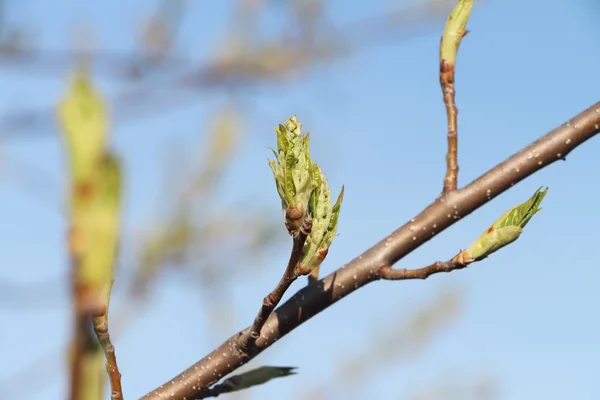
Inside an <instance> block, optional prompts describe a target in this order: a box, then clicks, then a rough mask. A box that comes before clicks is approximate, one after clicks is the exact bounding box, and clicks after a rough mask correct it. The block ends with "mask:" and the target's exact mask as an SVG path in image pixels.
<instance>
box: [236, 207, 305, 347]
mask: <svg viewBox="0 0 600 400" xmlns="http://www.w3.org/2000/svg"><path fill="white" fill-rule="evenodd" d="M311 230H312V221H311V220H310V219H305V220H304V223H303V224H302V227H301V228H300V230H299V231H298V233H296V234H295V235H294V245H293V247H292V253H291V254H290V261H289V262H288V265H287V268H286V269H285V272H284V273H283V276H282V277H281V280H280V281H279V283H278V284H277V286H275V289H273V291H272V292H271V293H269V294H268V295H266V296H265V298H264V299H263V302H262V306H261V308H260V310H258V314H257V315H256V317H255V318H254V322H253V323H252V326H250V327H249V328H248V329H246V330H245V331H244V332H243V333H242V334H241V336H240V345H239V346H240V350H241V351H243V352H244V353H246V352H248V351H250V350H251V349H252V347H254V346H249V345H250V344H253V342H254V341H256V339H258V338H259V337H260V331H261V330H262V328H263V326H264V325H265V322H267V318H269V316H270V315H271V313H272V312H273V310H274V309H275V307H277V305H278V304H279V302H280V301H281V299H282V298H283V295H284V294H285V292H286V291H287V290H288V289H289V287H290V286H291V285H292V283H294V281H295V280H296V279H298V272H297V269H296V267H297V266H298V263H299V262H300V258H301V257H302V247H304V243H305V242H306V238H307V237H308V235H310V231H311ZM251 341H252V343H251Z"/></svg>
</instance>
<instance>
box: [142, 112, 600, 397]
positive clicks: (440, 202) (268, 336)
mask: <svg viewBox="0 0 600 400" xmlns="http://www.w3.org/2000/svg"><path fill="white" fill-rule="evenodd" d="M598 133H600V102H598V103H596V104H594V105H592V106H591V107H590V108H588V109H587V110H585V111H583V112H581V113H580V114H579V115H577V116H575V117H573V118H572V119H571V120H570V121H568V122H566V123H565V124H563V125H561V126H560V127H558V128H555V129H554V130H552V131H550V132H549V133H547V134H546V135H544V136H542V137H541V138H540V139H538V140H537V141H535V142H533V143H532V144H530V145H529V146H527V147H525V148H524V149H522V150H521V151H519V152H518V153H516V154H514V155H513V156H511V157H510V158H508V159H507V160H505V161H503V162H502V163H500V164H499V165H497V166H496V167H494V168H492V169H491V170H489V171H488V172H486V173H485V174H483V175H482V176H480V177H479V178H477V179H476V180H474V181H473V182H471V183H470V184H469V185H467V186H465V187H464V188H461V189H458V190H455V191H452V192H446V193H443V194H442V195H441V196H440V197H439V198H438V199H436V200H435V201H434V202H433V203H432V204H431V205H429V206H428V207H427V208H425V209H424V210H423V211H422V212H421V213H420V214H418V215H417V216H416V217H415V218H413V219H412V220H410V221H409V222H407V223H406V224H404V225H403V226H401V227H400V228H398V229H397V230H396V231H395V232H393V233H391V234H390V235H388V236H387V237H385V238H384V239H382V240H381V241H380V242H379V243H377V244H376V245H374V246H373V247H371V248H370V249H368V250H367V251H365V252H364V253H363V254H361V255H360V256H358V257H357V258H355V259H354V260H352V261H350V262H349V263H348V264H346V265H344V266H342V267H340V268H339V269H337V270H336V271H334V272H333V273H331V274H329V275H328V276H326V277H324V278H323V279H321V280H320V281H319V282H317V284H316V285H310V286H307V287H305V288H303V289H301V290H300V291H298V292H297V293H296V294H295V295H294V296H292V297H291V298H290V299H289V300H288V301H286V302H285V303H284V304H283V305H281V306H280V307H279V308H278V309H277V310H275V312H273V314H271V316H270V317H269V318H268V320H267V322H266V323H265V325H264V327H263V329H262V330H261V335H260V337H259V338H258V340H257V341H256V342H255V346H256V349H255V354H253V356H255V355H257V354H259V353H261V352H262V351H264V350H265V349H267V348H268V347H270V346H271V345H272V344H273V343H275V342H276V341H278V340H279V339H281V338H282V337H284V336H285V335H287V334H288V333H289V332H291V331H292V330H294V329H296V328H297V327H299V326H300V325H301V324H302V323H304V322H305V321H307V320H309V319H310V318H312V317H313V316H315V315H316V314H318V313H319V312H321V311H323V310H324V309H326V308H327V307H329V306H331V305H332V304H334V303H336V302H337V301H338V300H340V299H342V298H344V297H346V296H347V295H349V294H350V293H352V292H354V291H356V290H357V289H359V288H360V287H362V286H364V285H366V284H368V283H370V282H373V281H376V280H380V279H383V276H382V274H381V269H382V268H384V269H385V267H386V266H388V265H389V266H392V265H393V264H395V263H396V262H398V261H399V260H400V259H401V258H403V257H404V256H406V255H407V254H409V253H410V252H412V251H413V250H415V249H416V248H418V247H419V246H421V245H422V244H423V243H425V242H427V241H428V240H429V239H431V238H433V237H434V236H436V235H437V234H439V233H440V232H442V231H443V230H445V229H446V228H448V227H449V226H450V225H453V224H454V223H456V222H457V221H458V220H459V219H461V218H464V217H466V216H467V215H469V214H470V213H471V212H473V211H475V210H476V209H478V208H479V207H481V206H483V205H484V204H486V203H488V202H489V201H490V200H492V199H493V198H495V197H496V196H498V195H499V194H501V193H503V192H504V191H506V190H508V189H510V188H511V187H512V186H514V185H515V184H517V183H519V182H520V181H522V180H523V179H525V178H527V177H529V176H531V175H532V174H534V173H535V172H537V171H539V170H541V169H542V168H545V167H546V166H548V165H550V164H552V163H553V162H555V161H556V160H564V159H565V157H566V156H567V155H568V154H569V153H570V152H571V151H572V150H573V149H574V148H575V147H577V146H579V145H581V144H582V143H584V142H585V141H586V140H588V139H590V138H591V137H593V136H595V135H597V134H598ZM439 272H441V271H439ZM242 333H243V331H242V332H241V333H237V334H235V335H233V336H232V337H230V338H229V339H228V340H227V341H225V342H224V343H223V344H221V345H220V346H219V347H217V348H216V349H215V350H213V351H212V352H211V353H210V354H209V355H207V356H206V357H204V358H203V359H201V360H200V361H198V362H197V363H196V364H194V365H192V366H191V367H190V368H188V369H187V370H185V371H184V372H182V373H181V374H179V375H178V376H176V377H175V378H173V379H170V380H169V381H168V382H166V383H165V384H163V385H161V386H160V387H158V388H157V389H155V390H153V391H152V392H150V393H148V394H147V395H145V396H144V397H143V398H142V399H143V400H159V399H163V398H167V397H168V398H170V399H184V398H194V396H196V395H197V394H199V393H201V392H202V391H205V390H206V388H208V387H210V386H211V385H213V384H215V383H216V382H218V381H219V380H220V379H221V378H222V377H224V376H225V375H227V374H229V373H231V372H232V371H235V370H236V369H237V368H239V367H240V366H242V365H244V364H245V363H247V362H248V361H249V358H244V357H242V353H241V352H240V351H239V343H240V336H241V334H242Z"/></svg>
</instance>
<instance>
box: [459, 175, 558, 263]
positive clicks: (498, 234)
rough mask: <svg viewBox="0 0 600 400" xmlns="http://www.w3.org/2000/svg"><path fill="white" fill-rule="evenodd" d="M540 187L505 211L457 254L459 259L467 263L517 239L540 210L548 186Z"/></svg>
mask: <svg viewBox="0 0 600 400" xmlns="http://www.w3.org/2000/svg"><path fill="white" fill-rule="evenodd" d="M541 189H542V188H541V187H540V188H539V189H538V190H537V191H536V192H535V193H534V195H533V196H532V197H531V198H530V199H529V200H527V201H526V202H525V203H522V204H519V205H518V206H515V207H513V208H511V209H510V210H508V211H507V212H505V213H504V214H503V215H502V216H501V217H500V218H499V219H498V220H497V221H496V222H494V223H493V224H492V226H490V227H489V228H488V229H487V230H486V231H485V232H484V233H483V234H482V235H481V236H479V238H478V239H477V240H476V241H475V242H474V243H473V244H472V245H471V246H470V247H469V248H468V249H467V250H465V251H463V252H462V253H461V254H460V255H459V261H460V262H462V263H464V264H469V263H472V262H474V261H479V260H482V259H484V258H486V257H487V256H489V255H490V254H492V253H494V252H495V251H498V250H500V249H501V248H502V247H504V246H506V245H508V244H510V243H512V242H514V241H515V240H517V239H518V238H519V236H520V235H521V233H522V232H523V228H524V227H525V225H527V223H528V222H529V221H530V220H531V217H533V215H534V214H535V213H537V212H538V211H540V210H541V208H539V206H540V204H541V203H542V200H543V199H544V196H545V195H546V192H548V188H546V189H545V190H544V191H542V190H541Z"/></svg>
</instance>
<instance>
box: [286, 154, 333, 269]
mask: <svg viewBox="0 0 600 400" xmlns="http://www.w3.org/2000/svg"><path fill="white" fill-rule="evenodd" d="M313 176H314V180H315V185H316V187H315V190H314V191H313V193H312V196H311V198H310V203H309V209H308V218H310V219H311V220H312V222H313V225H312V230H311V232H310V235H308V238H307V239H306V242H305V243H304V248H303V256H302V258H301V260H300V263H299V264H298V268H297V272H298V274H299V275H307V274H309V273H310V272H311V271H312V270H313V269H315V268H316V267H318V266H319V265H321V263H322V262H323V260H325V257H327V253H328V252H329V247H330V246H331V243H332V242H333V239H334V238H335V235H336V232H337V225H338V218H339V215H340V209H341V207H342V200H343V198H344V187H343V186H342V190H341V191H340V194H339V196H338V198H337V201H336V202H335V204H334V205H333V207H332V206H331V190H330V189H329V185H328V184H327V179H326V178H325V175H324V174H323V172H322V171H321V169H320V168H319V166H318V165H317V164H313Z"/></svg>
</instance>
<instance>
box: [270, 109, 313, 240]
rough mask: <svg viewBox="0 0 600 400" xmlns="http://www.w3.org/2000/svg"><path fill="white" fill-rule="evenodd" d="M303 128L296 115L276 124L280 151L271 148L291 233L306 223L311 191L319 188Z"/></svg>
mask: <svg viewBox="0 0 600 400" xmlns="http://www.w3.org/2000/svg"><path fill="white" fill-rule="evenodd" d="M301 128H302V125H301V124H300V123H299V122H298V121H297V120H296V116H292V117H291V118H290V119H289V120H287V121H285V124H283V125H279V127H277V128H275V132H276V133H277V151H275V150H273V149H271V150H273V154H275V160H269V166H270V167H271V170H272V171H273V176H274V178H275V183H276V185H277V192H278V193H279V197H280V198H281V207H282V210H283V216H284V218H285V225H286V227H287V228H288V231H289V232H290V234H293V233H295V232H297V231H298V229H300V227H301V226H302V223H303V222H304V218H305V217H306V213H307V209H308V201H309V199H310V195H311V193H312V191H313V189H314V188H315V182H314V179H313V176H312V174H313V168H312V161H311V159H310V155H309V135H308V134H302V131H301Z"/></svg>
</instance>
